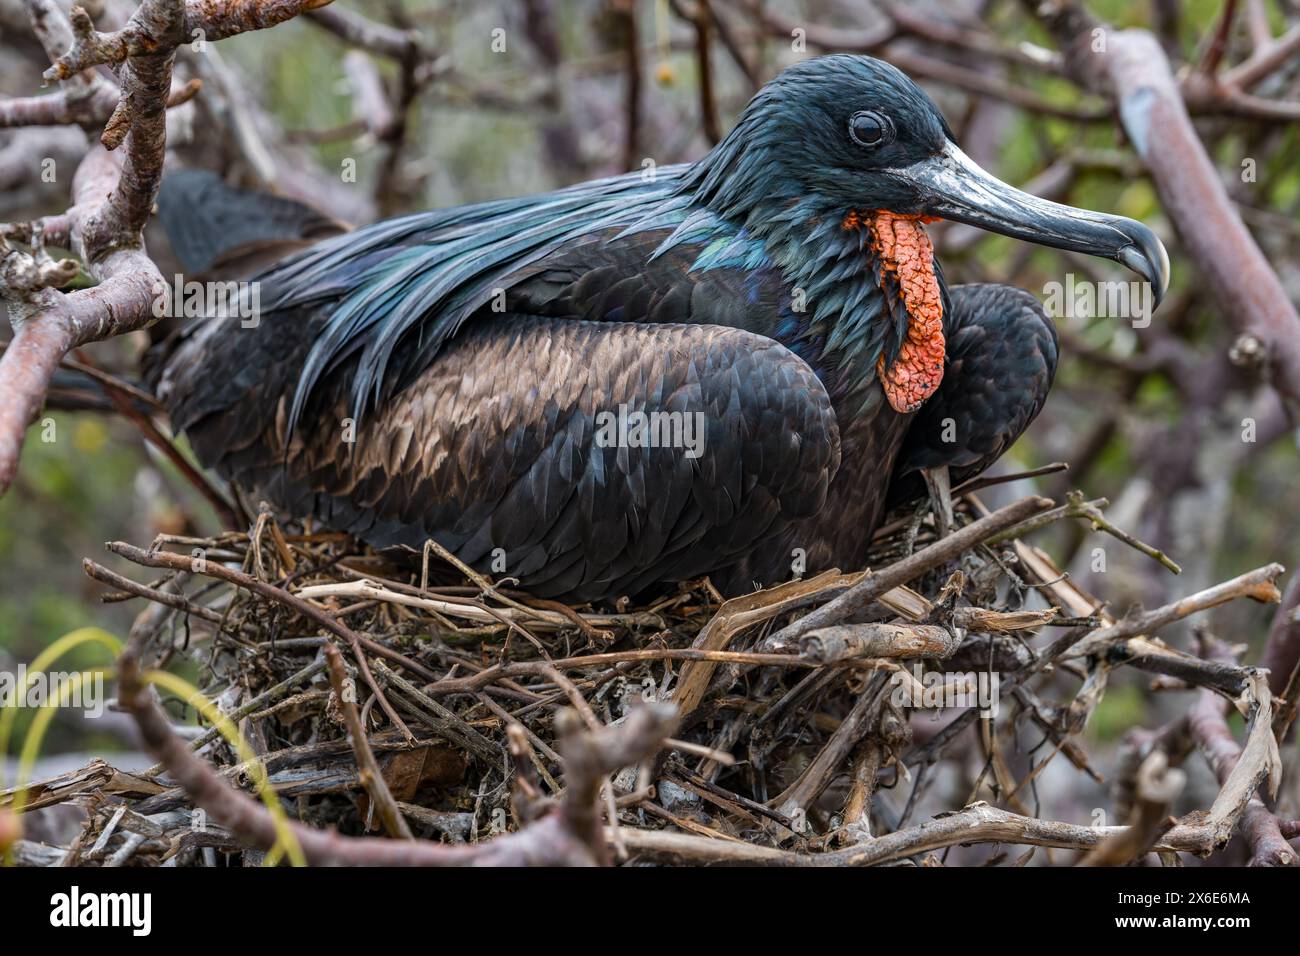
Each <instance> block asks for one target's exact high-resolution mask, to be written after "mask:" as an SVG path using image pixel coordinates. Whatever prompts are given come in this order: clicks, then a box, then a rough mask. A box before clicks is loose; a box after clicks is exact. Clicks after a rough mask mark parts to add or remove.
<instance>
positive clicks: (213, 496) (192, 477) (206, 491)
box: [77, 350, 246, 528]
mask: <svg viewBox="0 0 1300 956" xmlns="http://www.w3.org/2000/svg"><path fill="white" fill-rule="evenodd" d="M77 357H78V359H80V360H81V362H82V363H83V364H84V365H86V366H88V367H91V368H93V367H94V365H93V363H91V362H90V361H89V360H88V358H87V357H86V356H84V355H82V354H81V352H80V350H78V351H77ZM101 384H103V386H104V394H105V395H107V396H108V400H109V401H110V402H112V403H113V407H114V408H116V409H117V413H118V414H119V415H121V416H122V417H123V418H125V419H127V420H128V421H130V422H131V423H132V424H134V425H135V427H136V428H138V429H139V430H140V434H141V435H143V436H144V438H145V441H147V442H148V443H149V444H151V445H153V446H154V447H155V448H157V449H158V451H159V452H160V453H161V454H162V455H163V456H164V457H166V459H167V460H168V461H169V462H171V463H172V466H173V467H175V469H176V470H177V471H179V472H180V473H181V475H182V476H183V477H184V478H185V480H186V481H188V482H189V483H190V484H191V485H192V486H193V487H194V488H195V489H196V490H197V491H198V492H199V494H200V495H202V496H203V498H204V499H205V500H206V501H207V502H208V504H210V505H211V506H212V508H213V510H214V511H216V513H217V516H218V517H219V518H220V519H221V521H222V522H223V523H224V524H225V526H226V527H227V528H236V527H239V526H240V525H242V524H246V522H245V521H242V520H241V519H240V515H239V514H238V512H236V511H235V508H234V506H233V505H232V504H231V503H230V502H229V501H227V500H226V497H225V495H223V494H222V493H221V492H220V491H218V490H217V489H216V488H215V487H213V485H212V482H210V481H208V479H207V477H206V476H205V475H204V474H203V472H201V471H200V470H199V469H198V468H195V467H194V466H193V465H192V464H190V462H189V460H188V459H187V458H186V457H185V456H184V455H182V454H181V453H180V451H179V449H177V447H176V445H175V443H174V442H172V441H170V440H168V438H167V436H165V435H164V434H163V433H162V432H160V431H159V430H158V426H156V425H155V424H154V423H153V421H152V420H151V419H150V418H149V416H148V415H145V414H143V413H141V412H140V411H138V410H137V409H136V408H135V407H134V406H132V404H131V397H130V395H129V394H127V393H125V392H122V391H119V389H118V388H117V387H116V386H115V385H113V384H110V383H108V382H103V383H101Z"/></svg>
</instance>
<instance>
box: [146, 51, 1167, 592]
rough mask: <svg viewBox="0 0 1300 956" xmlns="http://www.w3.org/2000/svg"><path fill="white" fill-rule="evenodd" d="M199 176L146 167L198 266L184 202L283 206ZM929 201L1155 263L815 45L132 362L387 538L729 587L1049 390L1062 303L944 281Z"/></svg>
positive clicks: (890, 76) (179, 403)
mask: <svg viewBox="0 0 1300 956" xmlns="http://www.w3.org/2000/svg"><path fill="white" fill-rule="evenodd" d="M212 182H213V181H212V180H211V178H208V179H203V178H202V177H200V176H198V175H197V174H189V175H188V176H185V175H182V176H177V177H173V178H172V179H171V180H170V181H169V182H168V183H166V184H164V190H163V195H162V197H161V207H162V214H163V219H164V223H165V224H166V225H167V227H168V231H169V232H170V233H172V235H173V240H174V245H175V246H176V247H177V251H178V254H179V255H180V256H181V257H182V260H183V261H186V262H187V267H189V268H196V267H198V266H200V265H206V264H209V263H210V262H211V260H212V255H211V253H212V252H213V251H214V250H217V251H220V250H221V248H222V245H223V242H224V240H223V237H222V236H216V237H215V238H214V237H213V236H212V235H208V236H206V237H204V238H203V240H202V241H201V242H200V241H197V240H196V239H195V236H196V235H197V234H199V233H202V232H203V231H204V226H203V224H204V223H209V224H211V223H225V224H226V226H225V227H223V228H222V229H221V230H218V231H224V232H227V233H228V234H229V235H228V238H229V239H230V241H231V242H233V241H234V240H235V239H236V238H238V239H246V238H247V237H248V235H249V234H250V232H251V233H257V231H258V229H259V228H262V226H263V225H264V226H265V227H266V230H267V233H266V234H267V236H274V235H282V234H283V230H282V229H281V230H280V231H279V232H277V229H279V227H278V226H277V225H276V220H277V217H278V218H281V219H282V218H284V217H283V216H282V215H281V213H282V211H283V210H282V207H281V205H280V204H278V203H277V202H275V201H272V200H269V199H268V198H267V197H263V196H258V195H256V194H249V193H240V192H237V191H234V190H229V189H225V187H219V188H214V187H213V185H212ZM221 203H229V204H231V205H229V206H228V208H225V209H224V210H223V209H221V208H218V207H220V205H221ZM209 206H211V207H212V208H207V207H209ZM289 218H292V217H289ZM934 218H942V219H950V220H955V221H957V222H962V223H968V224H971V225H975V226H979V227H982V228H984V229H988V230H991V231H994V232H998V233H1002V234H1004V235H1008V236H1014V237H1017V238H1020V239H1025V240H1029V241H1031V242H1036V243H1040V244H1043V245H1048V246H1055V247H1058V248H1062V249H1070V250H1075V251H1078V252H1086V253H1090V254H1093V255H1097V256H1103V257H1106V258H1109V259H1114V260H1117V261H1119V262H1122V263H1124V264H1126V265H1127V266H1129V267H1130V268H1132V269H1134V270H1135V271H1136V272H1138V273H1139V274H1140V275H1142V276H1143V277H1144V278H1145V279H1146V280H1147V281H1148V282H1150V283H1151V285H1152V286H1153V287H1154V290H1155V295H1156V297H1157V301H1158V297H1159V296H1160V295H1161V294H1162V293H1163V292H1164V291H1165V288H1166V286H1167V284H1168V272H1169V265H1168V259H1167V256H1166V254H1165V250H1164V248H1163V247H1162V246H1161V244H1160V242H1159V241H1158V240H1157V239H1156V237H1155V236H1154V235H1153V234H1152V232H1151V231H1150V230H1149V229H1147V228H1146V227H1145V226H1143V225H1141V224H1140V223H1137V222H1134V221H1132V220H1129V219H1124V218H1119V217H1115V216H1107V215H1102V214H1100V213H1095V212H1086V211H1083V210H1079V209H1073V208H1070V207H1068V206H1061V205H1058V204H1055V203H1051V202H1047V201H1045V200H1042V199H1038V198H1036V197H1034V196H1030V195H1027V194H1025V193H1022V192H1019V191H1017V190H1015V189H1013V188H1011V187H1009V186H1007V185H1005V184H1004V183H1002V182H1000V181H998V180H997V179H995V178H993V177H992V176H990V175H988V174H987V173H985V172H984V171H983V170H981V169H980V168H979V167H978V166H977V165H976V164H975V163H974V162H972V161H971V160H970V159H969V158H968V157H967V156H966V155H965V154H963V153H962V151H961V150H960V149H958V148H957V145H956V144H955V143H954V142H953V135H952V132H951V130H949V128H948V125H947V123H945V121H944V119H943V117H942V116H941V115H940V113H939V111H938V109H937V108H936V106H935V105H934V103H933V102H932V101H931V100H930V98H929V97H928V96H927V95H926V94H925V93H924V92H922V91H921V89H920V88H919V87H917V86H916V85H915V84H914V83H912V82H911V81H910V80H909V79H908V78H907V77H906V76H904V75H903V74H902V73H900V72H899V71H898V70H896V69H895V68H893V67H891V66H889V65H888V64H886V63H882V62H880V61H878V60H874V59H871V58H869V57H865V56H827V57H822V58H818V59H810V60H806V61H803V62H800V63H798V64H796V65H794V66H791V67H789V68H788V69H786V70H785V71H784V72H783V73H781V74H780V75H779V76H778V77H776V79H774V80H772V81H771V82H770V83H768V84H767V85H766V86H765V87H763V89H761V90H760V91H759V92H758V93H757V95H755V97H754V98H753V100H752V101H751V102H750V103H749V105H748V106H747V107H746V109H745V111H744V113H743V115H742V116H741V117H740V120H739V122H738V123H737V124H736V126H735V128H734V129H733V130H731V132H730V133H729V134H728V135H727V136H726V138H725V139H723V140H722V142H720V143H719V144H718V145H717V146H716V147H715V148H714V149H713V150H712V151H710V152H709V153H708V154H707V155H706V156H704V157H703V158H702V159H700V160H699V161H698V162H695V163H691V164H689V165H680V166H666V167H659V168H658V169H657V170H656V169H648V170H645V171H638V172H634V173H630V174H627V175H623V176H616V177H613V178H610V179H602V180H597V181H594V182H587V183H581V184H579V185H576V186H572V187H570V188H567V189H562V190H560V191H558V192H553V193H547V194H545V195H540V196H531V197H527V198H522V199H503V200H498V201H494V202H485V203H480V204H477V205H472V206H466V207H461V208H456V209H447V210H438V211H434V212H425V213H418V214H415V215H407V216H401V217H398V218H395V219H390V220H387V221H383V222H379V223H376V224H374V225H370V226H366V227H365V228H361V229H357V230H355V231H352V232H346V233H342V234H339V235H336V236H333V237H331V238H328V239H325V240H324V241H321V242H318V243H317V244H315V245H312V246H310V247H309V248H308V249H306V251H304V252H301V253H299V254H297V255H295V256H293V257H291V258H289V259H287V260H285V261H282V262H280V263H277V264H276V265H274V266H273V267H271V268H270V269H269V270H267V271H264V272H263V273H262V274H261V275H260V276H259V277H258V281H259V282H260V286H258V288H259V289H260V290H261V293H260V294H261V305H262V312H261V315H260V321H259V322H258V323H257V324H256V326H255V327H252V328H246V327H244V326H245V325H248V324H249V323H237V322H234V321H232V320H225V319H216V318H209V319H206V320H200V321H198V322H195V323H190V324H189V325H188V326H187V327H185V328H183V329H182V330H181V331H180V333H179V334H177V335H175V336H173V337H172V338H171V339H170V340H169V341H168V342H167V343H166V344H165V345H164V346H163V347H162V349H161V350H160V351H159V352H158V353H157V354H156V355H155V356H154V365H153V371H152V375H153V380H154V383H155V385H156V387H157V390H158V394H159V395H160V397H161V398H162V399H163V401H164V402H165V404H166V406H167V408H168V409H169V411H170V414H171V416H172V419H173V423H174V425H175V427H176V428H177V429H184V431H185V432H186V433H187V434H188V436H189V438H190V441H191V443H192V445H193V448H194V450H195V452H196V454H197V455H198V457H199V459H200V460H201V461H202V462H203V463H204V464H205V465H207V466H210V467H212V468H215V469H216V470H217V471H218V472H219V473H220V474H222V475H224V476H226V477H227V478H229V479H231V480H233V481H234V482H235V483H236V484H237V485H238V486H240V487H241V488H243V489H245V490H246V491H248V492H250V493H251V494H254V495H256V496H258V497H260V498H264V499H266V500H268V501H270V502H272V503H273V504H274V505H275V506H277V507H278V508H280V509H282V510H283V511H284V512H286V513H288V514H290V515H292V516H296V517H307V516H312V517H314V518H315V519H317V520H318V522H320V523H323V524H324V525H326V526H328V527H331V528H335V529H338V530H343V531H349V532H354V533H355V534H357V535H358V536H359V537H360V538H362V539H363V540H365V541H366V542H368V543H370V544H371V545H374V546H376V547H390V546H405V547H409V548H412V549H415V550H417V551H418V550H420V549H421V548H422V546H423V545H424V544H425V542H426V540H427V539H429V538H432V539H434V540H436V541H437V542H439V543H440V544H441V545H443V546H444V547H446V548H447V549H449V550H450V551H451V552H452V553H454V554H456V555H457V556H458V557H459V558H461V559H463V560H464V561H466V562H468V563H469V564H471V565H473V566H476V567H478V568H480V569H482V570H485V571H495V572H498V573H499V574H502V575H504V576H508V577H511V578H515V579H517V580H518V581H519V582H520V584H521V586H522V587H524V588H526V589H528V590H530V591H532V592H533V593H536V594H538V595H542V596H549V597H563V598H566V599H570V600H577V601H587V600H598V599H604V598H610V597H615V596H619V595H635V594H637V593H638V592H642V591H644V590H646V589H647V588H648V587H650V586H652V585H656V584H660V583H668V582H677V581H683V580H686V579H690V578H695V577H697V576H700V575H705V574H707V575H710V576H711V578H712V580H713V582H714V583H715V584H716V585H717V586H718V587H719V588H720V589H721V590H722V591H723V592H724V593H728V594H735V593H741V592H744V591H748V590H750V589H752V588H754V587H756V586H759V585H770V584H772V583H775V582H779V581H782V580H785V579H788V578H789V577H790V576H791V573H792V572H791V569H792V566H795V565H796V564H797V565H798V566H800V567H803V568H806V570H807V571H809V572H813V571H817V570H820V569H824V568H828V567H832V566H837V567H840V568H843V569H850V568H859V567H862V566H863V564H864V563H865V559H866V554H867V549H868V544H869V542H870V541H871V536H872V531H873V529H874V528H875V527H876V525H877V523H878V521H879V519H880V517H881V514H882V511H883V510H884V506H885V504H886V501H887V500H888V497H889V494H890V489H891V487H893V488H898V487H901V486H900V485H899V484H898V483H899V482H903V481H907V480H908V476H909V475H911V474H912V473H913V472H915V471H916V470H917V469H920V468H930V469H934V468H938V467H939V466H943V465H947V466H950V468H951V469H952V471H953V474H954V478H955V479H957V480H960V479H962V478H965V477H968V476H969V475H972V474H975V473H977V472H979V471H981V470H982V469H984V468H986V467H987V466H988V465H989V464H990V463H992V462H993V461H994V460H995V459H996V458H997V457H998V456H999V455H1001V454H1002V452H1003V451H1005V450H1006V448H1007V447H1008V446H1009V445H1010V444H1011V443H1012V442H1013V441H1015V439H1016V437H1017V436H1018V435H1019V434H1020V433H1021V432H1022V431H1023V430H1024V429H1025V428H1026V427H1027V426H1028V424H1029V423H1030V422H1031V421H1032V420H1033V418H1034V416H1035V415H1036V414H1037V413H1038V411H1039V409H1040V408H1041V406H1042V404H1043V402H1044V400H1045V398H1046V395H1047V391H1048V388H1049V386H1050V385H1051V381H1052V377H1053V374H1054V372H1055V368H1056V358H1057V342H1056V332H1055V329H1054V327H1053V325H1052V323H1051V322H1050V320H1049V319H1048V318H1047V316H1046V315H1045V314H1044V312H1043V310H1042V308H1041V307H1040V306H1039V304H1038V301H1037V299H1036V298H1035V297H1034V296H1032V295H1030V294H1029V293H1027V292H1024V291H1021V290H1019V289H1013V288H1009V287H1005V286H996V285H969V286H959V287H956V288H953V289H948V288H946V287H945V285H944V282H943V279H942V276H941V273H940V270H939V265H938V263H937V262H935V261H934V259H933V257H932V250H931V245H930V241H929V239H928V237H927V236H926V233H925V232H924V230H923V228H922V224H923V223H925V222H927V221H930V220H932V219H934ZM232 222H233V223H238V224H240V225H239V227H238V228H228V227H229V224H230V223H232ZM280 225H281V226H282V225H283V223H281V224H280ZM209 231H211V230H209ZM177 236H179V241H177ZM637 413H643V414H645V415H646V416H647V417H646V418H644V419H642V418H638V417H637ZM653 413H677V414H676V416H675V417H674V416H665V415H662V414H659V415H658V417H654V414H653ZM612 422H618V424H617V425H612V424H611V423H612ZM646 422H657V423H658V425H652V426H651V428H649V429H646V428H643V427H641V425H642V424H644V423H646ZM638 423H641V424H638ZM694 425H698V426H699V428H700V431H699V432H698V433H695V434H692V433H691V428H692V426H694ZM656 429H657V430H656ZM701 439H702V440H701ZM913 480H914V479H913Z"/></svg>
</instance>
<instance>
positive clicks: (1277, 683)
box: [1261, 571, 1300, 713]
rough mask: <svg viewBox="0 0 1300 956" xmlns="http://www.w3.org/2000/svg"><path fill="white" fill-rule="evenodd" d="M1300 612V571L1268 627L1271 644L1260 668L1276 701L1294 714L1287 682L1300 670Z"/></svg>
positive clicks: (1292, 579) (1265, 651)
mask: <svg viewBox="0 0 1300 956" xmlns="http://www.w3.org/2000/svg"><path fill="white" fill-rule="evenodd" d="M1297 608H1300V571H1297V572H1296V573H1295V574H1293V575H1292V577H1291V583H1290V584H1288V585H1287V588H1286V594H1285V596H1284V597H1283V598H1282V603H1281V604H1280V605H1278V609H1277V611H1276V612H1275V613H1274V614H1273V623H1272V624H1271V625H1269V629H1268V642H1267V643H1266V644H1265V645H1264V654H1263V657H1262V659H1261V664H1262V665H1263V666H1264V667H1267V668H1268V671H1269V677H1268V686H1269V688H1270V689H1272V691H1273V695H1274V696H1275V697H1284V698H1285V699H1286V702H1285V703H1284V704H1283V707H1284V708H1287V707H1289V708H1290V709H1291V711H1292V713H1294V711H1295V704H1296V701H1295V700H1294V699H1293V698H1294V696H1295V693H1294V691H1290V692H1288V689H1287V685H1288V681H1289V680H1291V679H1292V678H1293V675H1294V674H1295V673H1296V671H1297V669H1298V668H1300V620H1297V619H1296V609H1297Z"/></svg>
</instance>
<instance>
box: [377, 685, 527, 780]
mask: <svg viewBox="0 0 1300 956" xmlns="http://www.w3.org/2000/svg"><path fill="white" fill-rule="evenodd" d="M375 670H376V672H377V673H378V675H379V679H380V680H381V681H383V682H385V683H387V684H391V685H392V686H393V688H395V690H396V692H398V693H395V695H394V696H395V697H396V699H397V700H398V701H399V702H400V701H401V700H402V699H403V698H409V699H410V701H411V705H410V707H409V709H410V710H411V711H413V712H414V713H415V714H417V715H418V716H419V719H420V720H421V721H422V722H423V723H425V724H427V725H428V726H429V727H430V729H432V730H433V732H434V733H436V734H438V735H439V736H442V737H445V738H446V739H447V740H449V741H450V742H452V743H453V744H456V745H457V746H459V747H461V748H462V749H464V750H468V751H469V752H470V753H472V754H474V755H475V756H477V757H479V758H480V759H481V760H485V761H487V762H489V763H494V762H496V761H497V759H498V758H499V757H500V756H501V748H500V747H498V746H497V745H496V744H494V743H493V742H492V741H490V740H488V739H487V738H486V737H484V736H483V735H482V734H480V733H479V732H478V731H477V730H475V729H474V728H473V727H471V726H470V725H469V724H467V723H466V722H465V720H464V719H463V718H462V717H461V716H460V715H459V714H456V713H453V712H452V711H450V710H448V709H447V708H446V707H444V706H442V704H440V703H438V702H437V701H436V700H434V699H433V698H432V697H430V696H429V695H428V694H426V693H425V692H424V691H422V690H420V688H418V687H416V686H415V685H414V684H412V683H411V682H410V681H408V680H406V679H405V678H404V677H402V676H401V675H400V674H398V673H397V672H396V671H394V670H392V669H391V668H389V667H388V666H386V665H385V664H384V662H383V661H376V662H375Z"/></svg>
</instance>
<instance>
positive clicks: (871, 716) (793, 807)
mask: <svg viewBox="0 0 1300 956" xmlns="http://www.w3.org/2000/svg"><path fill="white" fill-rule="evenodd" d="M888 687H889V678H888V676H886V675H884V674H877V675H876V676H874V677H873V678H872V679H871V680H870V681H869V682H868V683H867V686H866V688H865V689H864V690H863V692H862V693H861V694H860V695H859V696H858V699H857V701H856V702H855V703H854V704H853V709H852V710H850V711H849V713H848V716H847V717H845V718H844V720H843V721H842V722H841V723H840V725H839V726H838V727H836V728H835V732H834V733H833V734H831V737H830V739H829V740H828V741H826V746H824V747H823V748H822V749H821V750H820V751H819V752H818V754H817V756H816V757H814V758H813V760H812V762H811V763H810V764H809V765H808V768H807V769H806V770H805V771H804V772H803V773H802V774H800V775H799V778H798V779H797V780H796V781H795V782H794V783H792V784H791V785H790V786H789V787H787V788H786V789H785V791H784V792H782V793H781V794H780V795H779V796H777V797H776V798H775V799H773V800H772V801H771V803H772V807H773V808H774V809H775V810H776V812H777V813H780V814H782V815H784V816H787V817H789V816H794V815H795V814H796V813H797V812H798V811H800V810H807V809H808V808H809V807H810V806H812V803H813V801H814V800H816V799H817V798H818V797H819V796H821V792H822V791H823V790H825V789H826V785H827V784H829V783H830V782H831V776H832V775H833V774H834V773H835V770H836V769H837V768H838V767H839V765H840V763H841V762H842V761H843V760H844V758H845V757H847V756H848V755H849V753H850V752H851V751H852V750H853V748H854V747H855V746H857V744H858V742H859V741H860V740H861V739H862V738H863V737H864V736H866V734H867V733H868V732H869V731H870V729H871V725H872V722H873V721H874V720H876V719H878V718H879V716H880V704H881V701H882V699H883V697H884V694H885V691H886V690H887V689H888Z"/></svg>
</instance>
